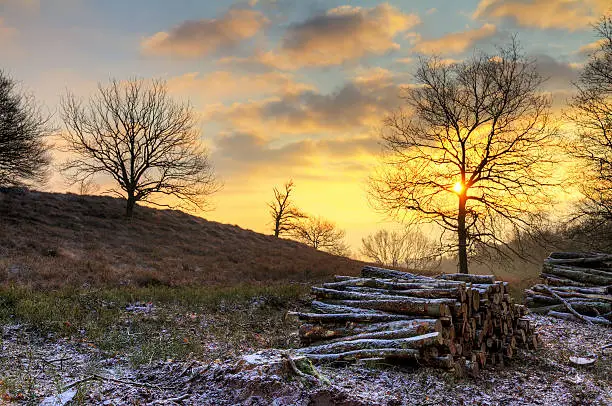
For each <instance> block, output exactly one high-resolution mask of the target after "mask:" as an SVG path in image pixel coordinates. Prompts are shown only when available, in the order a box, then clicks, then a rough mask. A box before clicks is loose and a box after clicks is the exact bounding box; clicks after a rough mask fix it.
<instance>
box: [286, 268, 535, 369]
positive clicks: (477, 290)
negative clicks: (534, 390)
mask: <svg viewBox="0 0 612 406" xmlns="http://www.w3.org/2000/svg"><path fill="white" fill-rule="evenodd" d="M312 292H313V294H314V295H315V296H316V299H315V300H314V301H313V302H312V308H313V312H312V313H294V314H295V315H297V317H298V318H299V319H300V320H302V321H304V324H302V326H301V327H300V330H299V334H300V338H301V341H302V344H303V345H304V347H302V348H300V349H298V350H297V351H296V352H297V353H298V354H300V355H304V356H306V357H307V358H309V359H311V360H312V361H313V362H316V363H321V362H335V361H355V360H359V359H374V360H386V361H392V360H395V361H397V360H402V361H413V362H415V361H416V362H417V363H418V364H420V365H429V366H434V367H440V368H447V369H453V370H454V371H455V373H456V374H457V375H459V376H462V375H465V374H466V373H467V374H470V375H475V374H477V373H478V371H479V369H480V368H482V367H484V366H486V365H503V364H504V362H505V361H506V360H507V359H509V358H512V357H513V356H514V354H515V351H516V349H517V347H519V346H522V347H526V348H535V347H537V346H538V339H537V336H536V335H535V334H534V331H533V330H534V329H533V327H532V326H531V325H530V323H529V320H528V319H527V318H525V317H523V316H524V315H525V312H526V309H525V307H524V306H521V305H517V304H514V303H513V300H512V298H511V297H510V296H509V294H508V292H507V283H506V282H496V281H495V277H494V276H493V275H466V274H450V275H441V276H439V277H437V278H431V277H426V276H422V275H416V274H410V273H407V272H399V271H392V270H388V269H382V268H376V267H365V268H363V270H362V273H361V277H360V278H359V277H348V276H336V280H335V282H331V283H325V284H323V287H320V288H319V287H313V288H312Z"/></svg>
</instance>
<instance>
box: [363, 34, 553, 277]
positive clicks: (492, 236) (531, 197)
mask: <svg viewBox="0 0 612 406" xmlns="http://www.w3.org/2000/svg"><path fill="white" fill-rule="evenodd" d="M414 77H415V79H416V82H415V83H414V84H413V85H411V86H410V87H408V88H406V89H404V92H403V95H402V97H403V99H404V101H405V104H406V107H407V108H406V109H405V110H400V111H398V112H396V113H393V114H391V115H390V116H389V117H388V118H387V119H386V121H385V127H384V130H383V133H382V139H383V145H384V146H385V147H386V152H387V154H386V157H385V160H384V165H383V166H382V168H381V170H379V171H378V173H376V174H375V175H373V176H372V179H371V195H372V197H373V198H374V202H375V203H377V205H378V207H379V208H380V209H382V210H384V211H386V212H388V213H390V214H392V215H394V216H400V217H402V218H405V219H407V220H410V221H415V222H432V223H435V224H437V225H438V226H440V227H441V228H442V230H443V232H444V233H447V232H450V233H452V235H453V236H454V237H453V239H454V240H455V242H454V243H452V246H451V248H452V249H453V250H455V249H456V250H457V253H458V260H459V261H458V262H459V271H460V272H462V273H467V272H468V251H469V249H470V248H471V247H473V246H474V244H486V245H488V246H492V247H496V246H499V245H500V244H503V242H504V238H503V236H504V232H505V231H506V230H508V229H509V228H512V227H527V226H528V225H529V220H528V219H526V218H525V213H528V212H532V213H533V212H537V210H538V209H540V208H541V207H542V205H543V204H544V203H545V201H546V199H545V197H546V193H545V190H544V189H545V188H546V187H547V186H550V185H551V184H552V183H553V182H551V181H550V174H551V170H552V165H551V164H552V163H553V162H554V159H553V155H552V150H551V149H550V148H547V147H548V146H550V145H551V143H552V141H553V139H554V134H555V129H554V128H552V127H551V123H550V118H549V106H550V100H549V97H547V96H545V95H544V94H542V93H541V92H540V85H541V84H542V81H543V80H542V78H541V76H540V75H539V74H538V72H537V71H536V67H535V64H534V61H532V60H529V59H527V58H526V57H525V56H523V55H522V54H521V52H520V50H519V47H518V46H517V44H516V42H515V41H513V42H512V43H511V44H509V45H508V46H506V47H503V48H500V49H498V50H497V52H496V53H494V54H488V53H485V52H476V53H474V55H473V56H472V57H470V58H468V59H466V60H465V61H463V62H460V63H453V64H448V63H445V62H443V61H441V60H440V59H438V58H436V57H434V58H429V59H421V60H420V63H419V65H418V68H417V69H416V72H415V75H414Z"/></svg>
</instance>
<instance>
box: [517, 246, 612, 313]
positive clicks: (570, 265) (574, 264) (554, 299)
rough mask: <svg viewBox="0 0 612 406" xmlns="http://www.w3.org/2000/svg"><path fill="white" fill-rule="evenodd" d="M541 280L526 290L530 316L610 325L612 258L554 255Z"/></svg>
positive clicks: (597, 254)
mask: <svg viewBox="0 0 612 406" xmlns="http://www.w3.org/2000/svg"><path fill="white" fill-rule="evenodd" d="M541 277H542V279H543V280H544V284H537V285H535V286H532V287H531V288H530V289H527V290H526V291H525V303H526V305H527V306H528V307H529V309H530V310H531V311H532V312H533V313H539V314H546V315H549V316H553V317H557V318H561V319H568V320H578V321H583V322H586V323H597V324H605V325H612V255H610V254H603V253H584V252H553V253H552V254H550V256H549V257H548V258H546V260H545V261H544V266H543V267H542V274H541Z"/></svg>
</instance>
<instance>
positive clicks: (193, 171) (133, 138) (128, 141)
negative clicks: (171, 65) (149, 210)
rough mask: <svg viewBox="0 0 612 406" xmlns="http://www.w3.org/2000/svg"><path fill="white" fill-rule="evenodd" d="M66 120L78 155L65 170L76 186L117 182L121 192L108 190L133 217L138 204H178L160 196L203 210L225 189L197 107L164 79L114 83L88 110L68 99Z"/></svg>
mask: <svg viewBox="0 0 612 406" xmlns="http://www.w3.org/2000/svg"><path fill="white" fill-rule="evenodd" d="M62 116H63V119H64V123H65V125H66V131H65V132H64V134H63V136H64V140H65V144H66V145H65V150H66V151H67V152H70V153H71V154H72V155H71V157H70V158H69V160H68V161H67V162H66V163H65V165H64V166H63V170H64V171H65V173H67V175H68V176H69V178H70V179H71V180H72V181H74V182H75V183H77V182H79V183H80V182H83V181H84V180H88V179H90V178H91V177H94V176H96V175H107V176H110V177H111V178H112V179H113V181H114V182H115V183H116V185H117V186H118V189H117V188H113V189H110V190H109V191H110V192H113V193H116V194H118V195H119V196H122V197H124V198H125V199H126V216H127V217H131V216H132V213H133V210H134V206H135V205H136V202H139V201H147V202H150V203H153V204H157V205H161V206H169V207H172V206H173V204H170V203H168V202H164V203H162V202H158V201H154V200H152V198H153V197H154V196H159V195H163V196H168V197H173V198H176V199H178V201H179V203H178V204H177V205H176V206H179V207H190V208H203V206H204V204H205V202H206V200H205V198H206V197H207V196H208V195H210V194H211V193H213V192H215V191H217V190H218V189H219V184H218V183H217V181H216V179H215V175H214V173H213V169H212V166H211V164H210V162H209V158H208V152H207V150H206V149H205V148H204V146H203V145H202V144H201V142H200V140H199V137H200V133H199V131H198V128H197V122H196V118H195V114H194V112H193V109H192V108H191V106H190V105H189V104H185V103H177V102H175V101H173V100H172V99H171V98H170V97H169V96H168V94H167V90H166V85H165V83H164V82H162V81H158V80H154V81H152V82H145V81H143V80H136V79H134V80H129V81H125V82H124V81H117V80H112V81H111V82H110V84H109V85H108V86H102V85H99V86H98V91H97V93H96V94H95V95H94V96H92V97H91V98H90V100H89V102H88V103H87V104H85V105H84V104H83V103H82V102H81V101H79V100H77V99H76V98H75V96H74V95H73V94H70V93H68V94H67V95H66V97H64V98H63V99H62Z"/></svg>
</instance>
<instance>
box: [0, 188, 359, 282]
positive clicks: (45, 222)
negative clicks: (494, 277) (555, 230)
mask: <svg viewBox="0 0 612 406" xmlns="http://www.w3.org/2000/svg"><path fill="white" fill-rule="evenodd" d="M123 204H124V203H123V201H122V200H119V199H115V198H111V197H100V196H79V195H73V194H56V193H45V192H36V191H25V192H24V191H20V190H15V189H8V190H3V191H0V284H4V285H7V284H18V285H27V286H30V287H34V288H57V287H62V286H75V287H78V286H83V285H86V286H125V285H127V286H145V285H149V284H161V285H171V286H211V285H215V286H231V285H236V284H241V283H261V282H265V283H268V282H274V283H286V282H290V281H298V282H318V281H322V280H325V279H329V278H330V276H331V275H333V274H346V275H351V274H356V273H358V272H359V270H360V267H361V266H362V265H363V264H362V263H360V262H357V261H353V260H350V259H347V258H342V257H337V256H333V255H329V254H326V253H323V252H320V251H316V250H314V249H311V248H309V247H307V246H305V245H303V244H299V243H297V242H294V241H290V240H284V239H277V238H274V237H273V236H268V235H263V234H259V233H255V232H253V231H250V230H244V229H242V228H240V227H238V226H231V225H227V224H221V223H217V222H212V221H207V220H205V219H203V218H200V217H195V216H191V215H188V214H186V213H183V212H180V211H174V210H157V209H153V208H148V207H138V208H137V210H136V212H135V215H134V218H133V219H131V220H129V221H127V220H126V219H125V218H124V217H123V210H124V206H123Z"/></svg>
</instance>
